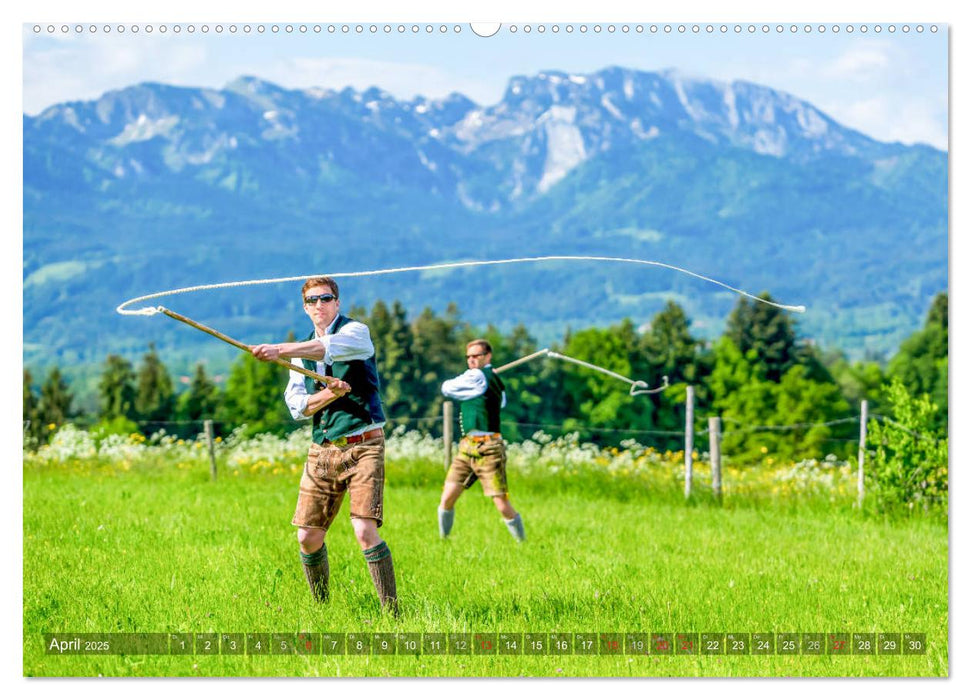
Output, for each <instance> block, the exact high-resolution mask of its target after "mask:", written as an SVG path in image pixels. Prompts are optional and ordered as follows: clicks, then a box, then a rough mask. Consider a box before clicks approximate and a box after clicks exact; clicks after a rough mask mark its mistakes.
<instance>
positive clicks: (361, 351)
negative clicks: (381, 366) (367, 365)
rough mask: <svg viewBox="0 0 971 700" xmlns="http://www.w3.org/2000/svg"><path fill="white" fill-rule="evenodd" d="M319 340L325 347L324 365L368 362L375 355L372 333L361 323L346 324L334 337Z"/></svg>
mask: <svg viewBox="0 0 971 700" xmlns="http://www.w3.org/2000/svg"><path fill="white" fill-rule="evenodd" d="M317 340H318V341H320V344H321V345H323V346H324V364H328V365H332V364H334V362H351V361H352V360H366V359H368V358H369V357H371V356H372V355H374V344H373V343H372V342H371V331H369V330H368V327H367V326H365V325H364V324H363V323H361V322H360V321H351V322H350V323H346V324H344V325H343V326H342V327H341V329H340V330H339V331H337V332H336V333H334V334H333V335H325V336H321V337H319V338H317Z"/></svg>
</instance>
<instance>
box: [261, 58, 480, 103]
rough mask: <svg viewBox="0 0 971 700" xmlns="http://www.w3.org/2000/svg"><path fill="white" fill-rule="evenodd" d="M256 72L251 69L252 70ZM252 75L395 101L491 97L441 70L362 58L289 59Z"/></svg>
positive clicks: (274, 80)
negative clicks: (370, 92) (382, 94)
mask: <svg viewBox="0 0 971 700" xmlns="http://www.w3.org/2000/svg"><path fill="white" fill-rule="evenodd" d="M255 70H257V69H256V68H254V71H255ZM258 70H259V72H258V73H255V74H256V75H259V76H260V77H261V78H264V79H266V80H268V81H270V82H272V83H277V84H278V85H282V86H284V87H288V88H300V89H303V88H310V87H323V88H334V89H342V88H345V87H347V86H351V87H353V88H355V89H357V90H366V89H367V88H370V87H379V88H381V89H383V90H386V91H388V92H389V93H391V94H392V95H394V96H395V97H397V98H398V99H411V98H412V97H414V96H416V95H424V96H425V97H430V98H435V97H444V96H445V95H448V94H449V93H450V92H454V91H460V92H462V93H463V94H465V95H466V96H468V97H470V98H472V99H473V100H480V99H482V96H483V95H492V94H493V92H494V91H493V90H491V89H490V88H486V87H483V86H479V85H477V84H476V83H474V82H471V81H469V80H465V79H462V78H459V77H458V76H456V75H454V74H453V73H451V72H450V71H448V70H447V69H445V68H442V67H439V66H432V65H425V64H419V63H401V62H391V61H379V60H374V59H364V58H328V57H325V58H308V57H293V58H288V59H283V60H278V61H275V62H272V63H270V64H268V65H263V66H262V67H261V68H259V69H258Z"/></svg>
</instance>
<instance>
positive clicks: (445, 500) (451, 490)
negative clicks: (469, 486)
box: [440, 482, 465, 510]
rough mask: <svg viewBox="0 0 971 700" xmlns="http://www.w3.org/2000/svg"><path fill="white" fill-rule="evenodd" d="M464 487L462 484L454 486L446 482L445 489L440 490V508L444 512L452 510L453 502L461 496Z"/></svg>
mask: <svg viewBox="0 0 971 700" xmlns="http://www.w3.org/2000/svg"><path fill="white" fill-rule="evenodd" d="M464 490H465V487H464V486H462V484H454V483H452V482H447V483H446V484H445V488H444V489H442V501H441V504H440V505H441V507H442V508H443V509H444V510H452V507H453V506H454V505H455V502H456V501H458V500H459V496H461V495H462V491H464Z"/></svg>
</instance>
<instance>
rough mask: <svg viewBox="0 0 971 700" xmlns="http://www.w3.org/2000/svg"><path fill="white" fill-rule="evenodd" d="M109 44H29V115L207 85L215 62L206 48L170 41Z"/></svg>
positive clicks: (119, 39) (113, 41) (143, 39)
mask: <svg viewBox="0 0 971 700" xmlns="http://www.w3.org/2000/svg"><path fill="white" fill-rule="evenodd" d="M104 39H105V38H103V39H102V40H99V41H91V40H90V38H80V39H78V38H75V39H73V40H72V39H67V38H63V39H59V40H58V41H56V42H51V43H52V45H51V46H46V47H41V46H37V45H31V44H28V43H27V42H25V46H24V92H23V95H24V107H23V108H24V112H26V113H27V114H37V113H38V112H40V111H42V110H43V109H45V108H47V107H49V106H50V105H52V104H56V103H59V102H67V101H71V100H93V99H97V98H98V97H100V96H101V95H103V94H104V93H105V92H108V91H109V90H118V89H121V88H124V87H128V86H130V85H134V84H137V83H141V82H146V81H152V82H162V83H171V84H175V85H201V84H202V83H200V80H201V78H202V75H201V72H200V71H201V69H202V67H203V66H205V65H206V64H207V61H208V58H209V57H208V52H207V50H206V49H205V47H204V46H202V45H199V44H193V43H187V42H182V41H179V40H177V39H174V38H168V37H166V38H161V37H160V38H156V37H146V36H138V37H134V36H126V37H111V38H110V40H104ZM37 43H39V42H37Z"/></svg>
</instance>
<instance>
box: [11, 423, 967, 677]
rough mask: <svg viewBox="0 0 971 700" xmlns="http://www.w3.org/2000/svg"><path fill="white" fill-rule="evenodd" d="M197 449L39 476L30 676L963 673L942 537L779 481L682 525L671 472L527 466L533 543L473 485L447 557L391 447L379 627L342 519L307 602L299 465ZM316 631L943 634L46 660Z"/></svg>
mask: <svg viewBox="0 0 971 700" xmlns="http://www.w3.org/2000/svg"><path fill="white" fill-rule="evenodd" d="M298 441H299V440H298ZM192 447H193V446H191V445H187V446H186V447H185V450H186V451H185V452H179V450H178V449H177V448H176V447H172V449H170V450H168V451H164V450H160V451H158V452H155V453H152V454H151V455H150V456H147V455H142V456H138V455H137V454H135V453H131V454H122V455H121V456H120V457H119V456H118V454H115V455H114V456H113V457H111V458H109V457H106V456H105V455H104V454H99V455H94V456H88V457H78V456H73V457H69V458H60V459H54V458H53V456H52V455H51V454H48V455H47V456H46V457H44V458H40V457H29V458H28V457H27V456H25V465H24V639H23V644H24V673H25V675H30V676H94V675H99V674H101V675H105V676H239V675H242V676H449V677H455V676H623V677H627V676H944V675H947V673H948V648H947V630H948V595H947V591H948V578H947V562H948V550H947V525H946V522H944V521H943V519H942V518H912V519H909V520H906V521H887V520H884V519H882V518H880V517H878V516H874V515H872V514H867V513H863V514H861V513H859V512H858V511H854V509H853V508H852V506H851V499H849V498H846V497H840V498H835V499H834V498H832V497H825V498H823V497H820V496H819V495H818V493H817V492H815V491H814V492H811V493H810V495H809V496H806V495H805V494H803V495H800V493H789V494H786V495H780V494H779V487H778V483H776V485H774V486H773V485H769V486H766V487H765V488H764V489H763V491H764V492H765V493H764V495H763V497H761V498H760V497H758V493H757V491H758V489H756V488H755V487H751V488H750V489H749V491H747V492H745V495H744V496H738V497H734V498H733V497H730V496H727V497H726V501H725V503H724V505H722V506H719V505H717V504H715V503H714V502H713V501H712V499H711V498H710V497H706V496H705V494H704V493H703V489H700V488H699V490H700V491H702V493H701V494H700V496H699V498H698V499H696V500H695V501H694V502H692V503H690V504H686V503H684V502H683V499H682V498H681V496H680V494H679V493H678V488H679V487H678V486H677V480H676V479H675V478H672V477H671V476H670V469H667V470H666V471H664V472H663V473H664V474H666V476H664V477H663V478H661V477H659V476H658V475H659V474H661V473H662V470H661V469H660V467H659V468H658V469H657V470H654V471H653V472H651V474H653V476H648V477H645V476H644V473H645V472H644V470H638V469H637V462H636V460H635V462H634V468H633V469H628V468H627V466H624V465H626V464H627V463H626V462H624V463H623V464H622V465H621V466H620V467H619V468H618V469H615V470H614V473H612V474H610V475H608V474H607V473H606V471H604V470H603V469H601V470H600V471H598V470H597V469H596V468H594V466H591V469H590V470H589V474H587V475H585V474H584V473H583V472H582V470H579V469H573V468H567V467H564V468H563V469H562V470H561V471H559V472H558V473H555V472H554V471H551V470H546V471H543V472H539V471H536V470H534V471H530V470H529V469H526V468H522V469H518V470H517V466H516V464H517V462H516V459H515V458H511V486H512V489H513V490H512V498H513V503H514V504H515V505H516V507H517V508H518V509H519V510H520V511H521V512H522V514H523V517H524V521H525V524H526V529H527V535H528V541H527V542H526V543H524V544H522V545H517V544H516V543H514V542H513V540H512V538H511V537H510V536H509V534H508V532H507V531H506V529H505V526H504V525H503V524H502V522H501V520H500V519H499V516H498V515H497V514H496V512H495V510H494V508H493V507H492V504H491V502H489V501H488V499H485V498H484V497H482V495H481V490H479V487H478V486H475V487H474V488H473V489H472V491H470V492H468V493H467V494H466V495H465V496H464V497H463V498H462V500H460V501H459V504H458V507H457V517H456V525H455V529H454V531H453V537H452V538H451V539H450V540H449V541H444V542H443V541H441V540H440V539H439V538H438V534H437V526H436V515H435V510H436V505H437V501H438V494H439V489H440V484H439V483H438V481H439V479H440V478H441V474H442V472H441V468H440V466H439V464H438V463H437V462H435V461H433V460H431V459H429V458H428V456H427V455H422V454H419V453H418V452H420V451H415V450H412V451H411V452H410V453H409V454H410V455H412V456H410V457H408V458H401V459H398V460H397V461H396V459H395V454H396V451H395V445H394V443H391V444H390V445H389V450H388V454H389V463H388V478H387V490H386V501H385V512H386V523H385V526H384V527H383V528H382V530H381V533H382V535H383V537H384V538H385V539H386V541H387V542H388V543H389V545H390V547H391V550H392V552H393V555H394V561H395V567H396V571H397V576H398V591H399V596H400V601H401V608H402V616H401V618H400V619H398V620H394V619H391V618H389V617H388V616H386V615H383V614H381V612H380V611H379V609H378V605H377V600H376V597H375V594H374V589H373V587H372V584H371V582H370V579H369V578H368V574H367V569H366V566H365V563H364V560H363V557H362V556H361V554H360V552H359V549H358V547H357V544H356V543H355V541H354V539H353V536H352V533H351V528H350V524H349V522H348V521H347V505H346V504H345V506H344V509H343V510H342V512H341V514H340V516H339V517H338V520H337V522H336V523H335V526H334V527H333V529H332V530H331V532H330V534H329V535H328V549H329V552H330V564H331V584H332V598H331V602H330V603H329V604H326V605H323V606H318V605H315V604H313V603H312V601H311V599H310V595H309V592H308V590H307V584H306V582H305V581H304V579H303V574H302V570H301V568H300V563H299V558H298V554H297V544H296V539H295V536H294V528H293V527H292V526H290V525H289V521H290V518H291V517H292V515H293V506H294V502H295V496H296V484H297V481H298V475H297V473H296V469H297V468H298V464H297V460H296V459H295V458H294V456H293V454H290V453H286V454H283V456H281V457H280V458H279V459H277V460H276V461H274V460H273V459H269V458H264V457H255V456H254V457H253V460H252V461H250V462H245V461H243V459H242V457H240V458H238V459H237V458H236V457H234V453H232V452H230V451H228V450H227V451H226V452H224V453H221V456H220V468H221V470H222V471H221V473H220V478H219V479H218V480H217V481H215V482H213V481H211V480H210V479H209V475H208V466H207V463H206V461H205V459H203V458H201V457H193V456H192V455H193V454H195V453H194V452H192V451H191V450H190V448H192ZM250 451H253V452H255V451H256V450H255V449H254V448H252V447H251V449H250ZM403 452H404V450H399V454H400V453H403ZM132 454H135V456H134V457H133V456H132ZM642 457H643V458H644V459H647V457H644V456H643V455H642ZM586 458H590V455H589V454H588V455H587V456H586ZM578 459H579V458H578ZM593 459H594V460H595V459H597V458H596V457H594V458H593ZM616 459H619V460H623V459H624V457H622V456H620V455H617V457H616ZM234 460H235V461H234ZM534 461H538V462H542V460H534ZM662 462H663V460H662ZM662 462H659V464H661V463H662ZM581 463H582V462H577V464H581ZM668 466H670V465H668ZM625 469H626V470H627V473H624V470H625ZM701 476H702V477H703V476H704V475H703V474H702V475H701ZM652 479H653V481H652ZM749 479H750V481H751V479H752V477H749ZM665 484H667V486H665ZM829 486H830V487H832V486H833V485H832V484H829ZM837 486H838V485H837ZM836 490H837V492H838V491H839V489H838V488H837V489H836ZM728 493H729V494H730V493H731V491H730V490H729V491H728ZM807 493H809V492H807ZM813 494H815V495H813ZM300 631H312V632H360V633H369V632H399V633H415V632H418V633H426V634H427V633H451V632H466V633H516V632H523V633H554V632H561V633H567V632H573V633H625V632H626V633H636V632H670V633H678V632H698V633H708V632H730V633H766V632H775V633H780V632H804V633H809V632H821V633H832V632H840V633H843V632H846V633H882V632H917V633H924V634H926V642H927V652H926V653H925V654H923V655H916V656H899V655H898V656H879V655H877V656H861V655H855V656H833V655H824V656H810V655H795V656H789V655H781V654H774V655H770V656H728V655H717V656H680V655H679V656H658V655H650V656H637V655H632V654H628V653H623V654H620V655H595V656H586V655H570V656H555V655H543V656H527V655H519V656H510V655H493V656H436V655H428V654H420V655H415V654H410V655H397V656H380V655H370V656H354V655H343V656H334V657H329V656H320V655H317V656H300V655H298V656H286V655H272V656H247V655H243V656H229V655H217V656H205V655H194V656H179V655H130V656H120V655H114V656H57V655H51V654H46V653H45V649H44V638H43V633H45V632H64V633H66V632H72V633H74V632H98V633H114V632H182V633H207V632H214V633H257V632H265V633H290V634H293V633H297V632H300Z"/></svg>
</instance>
